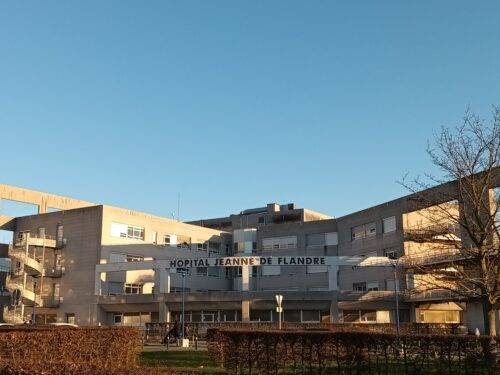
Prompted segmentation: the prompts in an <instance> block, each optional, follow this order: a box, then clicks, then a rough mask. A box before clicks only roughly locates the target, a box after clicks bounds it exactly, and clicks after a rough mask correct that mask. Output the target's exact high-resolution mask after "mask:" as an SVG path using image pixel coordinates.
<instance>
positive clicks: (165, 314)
mask: <svg viewBox="0 0 500 375" xmlns="http://www.w3.org/2000/svg"><path fill="white" fill-rule="evenodd" d="M168 322H170V310H169V308H168V306H167V304H166V303H165V302H163V301H160V302H159V303H158V323H168Z"/></svg>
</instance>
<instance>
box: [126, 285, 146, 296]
mask: <svg viewBox="0 0 500 375" xmlns="http://www.w3.org/2000/svg"><path fill="white" fill-rule="evenodd" d="M141 291H142V285H140V284H125V294H141Z"/></svg>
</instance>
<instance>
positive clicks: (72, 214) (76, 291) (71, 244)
mask: <svg viewBox="0 0 500 375" xmlns="http://www.w3.org/2000/svg"><path fill="white" fill-rule="evenodd" d="M101 222H102V206H95V207H89V208H81V209H74V210H68V211H60V212H53V213H48V214H43V215H33V216H25V217H19V218H16V232H19V231H27V230H29V231H31V232H32V233H38V228H45V233H46V234H47V235H51V236H55V235H56V228H57V224H62V225H63V226H64V238H65V239H66V242H67V244H66V246H65V247H64V248H63V249H61V250H60V251H61V253H62V266H63V267H64V268H65V274H64V275H63V276H62V277H60V278H48V277H45V278H44V284H45V285H50V284H52V283H59V284H60V295H61V296H62V297H63V301H62V303H61V305H60V307H59V308H57V309H55V308H38V309H37V314H42V313H45V314H48V313H51V314H53V313H56V314H57V319H58V321H61V322H62V321H64V320H65V318H66V314H67V313H72V314H75V315H76V322H77V324H81V325H87V324H92V323H93V322H94V321H96V320H97V319H98V316H97V315H96V314H98V313H97V309H96V305H95V303H94V302H95V297H94V274H95V265H96V264H97V263H98V262H99V258H100V256H99V255H100V242H101Z"/></svg>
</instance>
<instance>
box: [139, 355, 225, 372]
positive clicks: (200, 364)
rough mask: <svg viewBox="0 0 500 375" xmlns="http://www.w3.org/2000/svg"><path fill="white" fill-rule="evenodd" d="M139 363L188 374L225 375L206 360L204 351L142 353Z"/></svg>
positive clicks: (206, 356) (208, 359)
mask: <svg viewBox="0 0 500 375" xmlns="http://www.w3.org/2000/svg"><path fill="white" fill-rule="evenodd" d="M139 361H140V363H141V365H143V366H158V367H160V368H169V369H173V370H176V371H181V372H182V371H185V372H188V373H190V374H191V373H200V374H226V372H225V371H224V370H223V369H221V368H219V367H217V365H216V364H215V363H213V362H212V361H211V360H210V358H208V353H207V352H206V351H175V352H174V351H172V352H167V351H161V352H142V353H141V355H140V358H139Z"/></svg>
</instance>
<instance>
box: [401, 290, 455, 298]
mask: <svg viewBox="0 0 500 375" xmlns="http://www.w3.org/2000/svg"><path fill="white" fill-rule="evenodd" d="M460 298H461V297H460V295H459V294H457V293H455V292H453V291H451V290H446V289H434V290H425V291H421V292H419V291H410V290H407V291H406V292H405V299H406V300H407V301H434V300H456V299H460Z"/></svg>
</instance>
